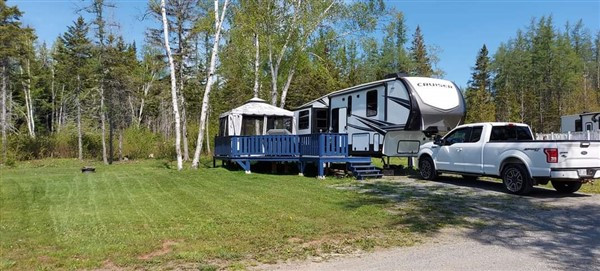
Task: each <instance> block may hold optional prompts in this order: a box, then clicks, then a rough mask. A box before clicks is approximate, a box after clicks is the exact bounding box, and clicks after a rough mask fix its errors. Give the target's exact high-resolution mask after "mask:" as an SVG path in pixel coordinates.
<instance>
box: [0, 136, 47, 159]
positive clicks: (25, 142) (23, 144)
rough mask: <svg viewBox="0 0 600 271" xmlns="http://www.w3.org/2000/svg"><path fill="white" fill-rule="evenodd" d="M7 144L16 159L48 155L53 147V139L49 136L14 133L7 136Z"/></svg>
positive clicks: (37, 157)
mask: <svg viewBox="0 0 600 271" xmlns="http://www.w3.org/2000/svg"><path fill="white" fill-rule="evenodd" d="M9 144H10V147H11V149H12V150H11V152H12V153H14V154H15V158H16V159H17V160H32V159H41V158H44V157H49V156H50V155H51V154H52V150H53V149H54V141H53V139H52V137H49V136H37V137H35V138H31V137H29V136H28V135H14V136H11V137H10V138H9Z"/></svg>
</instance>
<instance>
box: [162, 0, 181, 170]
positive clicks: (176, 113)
mask: <svg viewBox="0 0 600 271" xmlns="http://www.w3.org/2000/svg"><path fill="white" fill-rule="evenodd" d="M165 1H166V0H161V1H160V11H161V14H162V23H163V34H164V41H165V43H164V45H165V50H166V51H167V57H168V59H169V68H170V70H171V72H170V73H171V101H172V103H173V115H174V116H175V152H176V155H177V169H178V170H182V169H183V160H182V157H181V122H180V116H179V106H178V99H177V79H176V78H175V64H174V63H173V55H172V54H171V46H170V45H169V26H168V23H167V11H166V4H165Z"/></svg>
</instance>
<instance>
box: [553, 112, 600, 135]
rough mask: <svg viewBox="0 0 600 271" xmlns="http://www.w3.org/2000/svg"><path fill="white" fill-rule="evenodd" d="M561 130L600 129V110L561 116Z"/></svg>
mask: <svg viewBox="0 0 600 271" xmlns="http://www.w3.org/2000/svg"><path fill="white" fill-rule="evenodd" d="M560 131H561V132H562V133H566V132H583V131H600V112H591V113H582V114H577V115H567V116H562V117H560Z"/></svg>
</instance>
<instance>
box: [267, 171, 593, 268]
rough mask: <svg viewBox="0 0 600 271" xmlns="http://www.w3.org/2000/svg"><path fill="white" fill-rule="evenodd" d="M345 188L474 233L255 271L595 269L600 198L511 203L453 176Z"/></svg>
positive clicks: (537, 196)
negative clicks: (443, 213)
mask: <svg viewBox="0 0 600 271" xmlns="http://www.w3.org/2000/svg"><path fill="white" fill-rule="evenodd" d="M596 185H600V183H599V184H596ZM345 189H360V190H362V191H363V192H367V193H377V194H380V195H381V196H382V197H386V198H388V199H392V200H395V201H396V202H398V206H399V209H402V204H403V202H404V201H406V200H408V199H415V198H416V199H422V201H424V202H427V204H435V205H434V206H437V208H442V209H445V210H449V212H450V213H451V214H452V215H453V217H460V218H461V219H463V220H465V221H470V222H473V224H475V225H477V226H465V227H463V226H456V227H455V226H450V227H447V226H444V227H441V228H439V229H435V230H434V231H433V232H432V233H431V234H429V236H430V237H428V238H427V239H426V241H425V242H423V243H422V244H420V245H417V246H413V247H401V248H393V249H386V250H378V251H375V252H371V253H357V254H353V255H346V256H340V257H334V258H332V259H329V260H326V261H320V262H315V261H310V260H308V261H303V262H287V263H281V264H277V265H264V266H259V267H258V268H259V269H265V270H600V195H588V194H582V193H577V194H573V195H568V196H564V195H560V194H557V193H556V192H555V191H554V190H549V189H544V188H535V189H534V191H533V193H532V194H531V195H529V196H514V195H509V194H506V193H504V192H503V190H502V184H500V183H497V182H492V181H466V180H463V179H461V178H455V177H444V178H442V179H441V180H438V181H435V182H423V181H419V180H415V179H411V178H405V177H396V178H394V179H388V180H384V181H371V182H369V183H366V184H364V185H362V186H360V187H354V188H345ZM428 206H431V205H428Z"/></svg>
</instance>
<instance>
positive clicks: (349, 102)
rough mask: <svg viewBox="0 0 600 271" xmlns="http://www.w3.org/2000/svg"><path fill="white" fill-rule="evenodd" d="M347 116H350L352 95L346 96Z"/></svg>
mask: <svg viewBox="0 0 600 271" xmlns="http://www.w3.org/2000/svg"><path fill="white" fill-rule="evenodd" d="M346 110H347V112H348V116H351V115H352V95H350V96H348V106H347V109H346Z"/></svg>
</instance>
